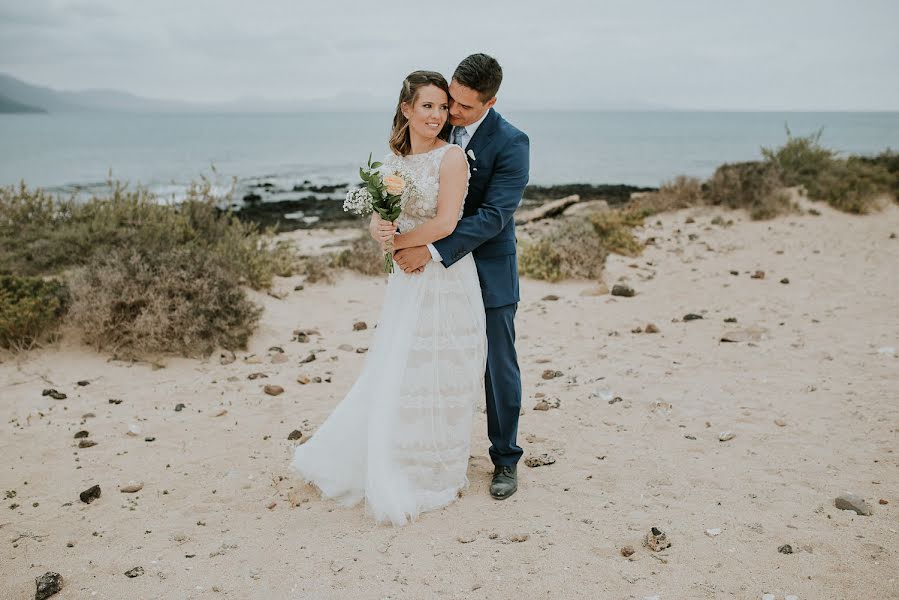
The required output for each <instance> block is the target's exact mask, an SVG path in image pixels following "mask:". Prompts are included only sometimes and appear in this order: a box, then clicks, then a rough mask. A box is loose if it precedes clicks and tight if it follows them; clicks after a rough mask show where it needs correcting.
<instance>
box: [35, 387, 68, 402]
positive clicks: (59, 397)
mask: <svg viewBox="0 0 899 600" xmlns="http://www.w3.org/2000/svg"><path fill="white" fill-rule="evenodd" d="M41 396H50V397H51V398H53V399H54V400H65V399H66V398H67V397H68V396H66V395H65V394H63V393H62V392H57V391H56V390H53V389H49V390H44V391H43V392H41Z"/></svg>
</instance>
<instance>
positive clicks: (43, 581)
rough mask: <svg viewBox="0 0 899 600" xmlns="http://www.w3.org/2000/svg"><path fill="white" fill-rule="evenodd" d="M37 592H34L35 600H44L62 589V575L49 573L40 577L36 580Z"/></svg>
mask: <svg viewBox="0 0 899 600" xmlns="http://www.w3.org/2000/svg"><path fill="white" fill-rule="evenodd" d="M34 584H35V586H37V590H36V591H35V592H34V600H44V599H45V598H49V597H50V596H52V595H53V594H56V593H57V592H59V591H60V590H61V589H62V575H60V574H59V573H55V572H53V571H47V572H46V573H44V574H43V575H41V576H40V577H35V578H34Z"/></svg>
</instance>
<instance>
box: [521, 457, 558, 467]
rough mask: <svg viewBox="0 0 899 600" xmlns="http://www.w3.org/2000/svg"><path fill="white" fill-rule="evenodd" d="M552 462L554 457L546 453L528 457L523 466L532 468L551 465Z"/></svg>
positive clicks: (554, 460)
mask: <svg viewBox="0 0 899 600" xmlns="http://www.w3.org/2000/svg"><path fill="white" fill-rule="evenodd" d="M554 462H556V459H555V457H553V456H552V455H550V454H546V453H543V454H540V455H538V456H529V457H527V458H526V459H525V460H524V464H525V465H527V466H529V467H532V468H535V467H543V466H546V465H551V464H553V463H554Z"/></svg>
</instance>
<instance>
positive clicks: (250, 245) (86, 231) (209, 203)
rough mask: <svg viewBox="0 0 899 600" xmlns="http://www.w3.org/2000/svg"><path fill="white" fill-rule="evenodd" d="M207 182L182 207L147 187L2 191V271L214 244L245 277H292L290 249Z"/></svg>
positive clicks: (57, 267)
mask: <svg viewBox="0 0 899 600" xmlns="http://www.w3.org/2000/svg"><path fill="white" fill-rule="evenodd" d="M210 190H211V187H210V184H209V182H208V181H204V182H203V183H201V184H197V183H194V184H192V185H191V186H190V188H189V189H188V193H187V198H186V199H185V200H184V202H182V203H180V204H174V205H173V204H160V202H159V199H158V198H157V197H156V196H154V195H153V194H151V193H150V192H148V191H147V190H146V189H143V188H138V189H136V190H134V191H129V190H127V189H126V187H125V186H124V185H122V184H121V183H117V182H114V183H113V186H112V190H111V192H110V195H109V196H108V197H102V198H92V199H91V200H89V201H87V202H76V201H75V200H74V199H69V200H58V201H56V200H54V199H53V198H51V197H50V196H48V195H47V194H45V193H44V192H43V191H41V190H34V191H32V190H29V189H28V188H26V187H25V186H24V185H22V186H19V187H18V188H12V187H9V188H0V272H8V273H16V274H19V275H48V274H56V273H60V272H62V271H64V270H66V269H68V268H70V267H77V266H81V265H85V264H87V263H88V262H89V261H90V260H91V259H92V258H93V257H94V256H97V255H105V254H109V253H110V252H113V251H115V250H120V249H128V250H135V251H139V252H142V253H146V254H153V253H165V252H168V251H170V250H171V249H173V248H178V247H182V246H190V247H196V248H211V249H213V251H214V252H215V253H216V254H218V255H219V256H220V257H221V258H222V261H223V263H224V264H225V265H227V267H228V268H229V269H230V270H231V271H232V272H233V273H234V275H235V277H237V278H239V280H240V281H242V282H245V283H246V284H247V285H249V286H251V287H253V288H254V289H261V288H267V287H269V286H270V285H271V280H272V276H273V275H276V274H278V275H284V274H289V273H290V272H291V270H292V267H293V264H292V263H293V258H292V257H291V255H290V252H289V251H288V250H287V248H286V247H283V246H281V247H271V246H270V243H269V241H268V239H269V236H268V235H266V232H260V231H259V229H258V227H257V226H256V225H255V224H253V223H244V222H241V221H240V220H238V219H237V218H236V217H235V216H234V215H233V214H231V213H230V212H223V211H221V210H219V209H218V208H217V206H216V204H217V201H218V199H217V198H215V197H214V196H213V195H212V194H211V191H210Z"/></svg>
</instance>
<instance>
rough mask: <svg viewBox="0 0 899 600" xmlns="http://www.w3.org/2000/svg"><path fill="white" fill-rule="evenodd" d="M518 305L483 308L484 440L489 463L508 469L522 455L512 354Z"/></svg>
mask: <svg viewBox="0 0 899 600" xmlns="http://www.w3.org/2000/svg"><path fill="white" fill-rule="evenodd" d="M517 310H518V304H517V303H516V304H509V305H507V306H500V307H498V308H487V309H486V315H487V372H486V376H485V378H484V383H485V387H486V397H487V436H488V437H489V438H490V443H491V445H490V459H491V460H492V461H493V464H494V465H496V466H512V465H515V464H517V463H518V461H519V459H520V458H521V456H522V455H523V454H524V450H522V449H521V448H520V447H519V446H518V445H517V443H516V438H517V436H518V413H519V412H520V411H521V372H520V370H519V368H518V356H517V354H516V352H515V312H516V311H517Z"/></svg>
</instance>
